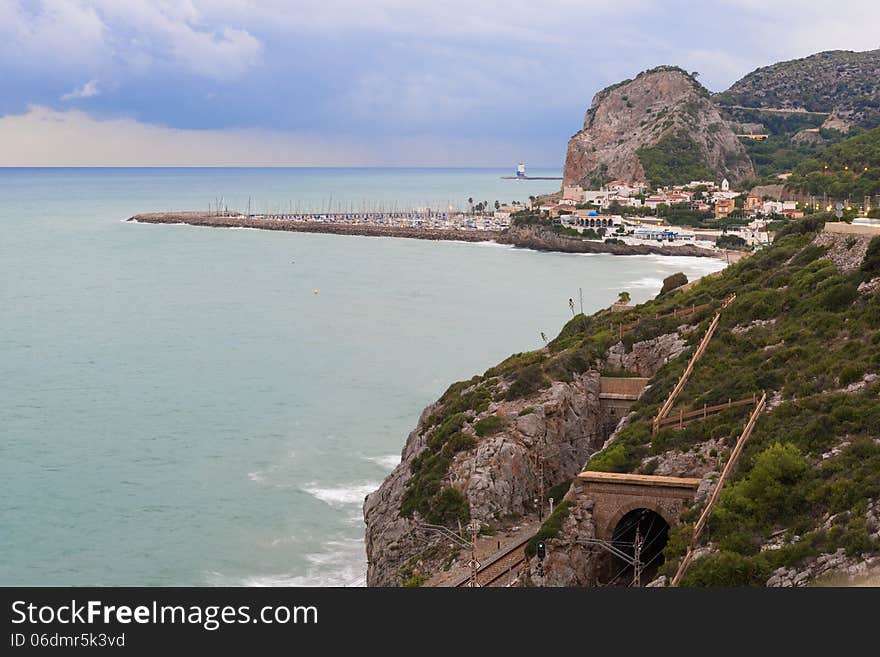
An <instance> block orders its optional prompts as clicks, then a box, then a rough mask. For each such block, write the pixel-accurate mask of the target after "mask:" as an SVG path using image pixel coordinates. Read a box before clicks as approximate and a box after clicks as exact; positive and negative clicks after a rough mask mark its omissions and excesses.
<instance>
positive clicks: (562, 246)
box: [128, 212, 721, 258]
mask: <svg viewBox="0 0 880 657" xmlns="http://www.w3.org/2000/svg"><path fill="white" fill-rule="evenodd" d="M128 221H131V222H136V223H141V224H187V225H190V226H207V227H210V228H254V229H257V230H280V231H288V232H295V233H324V234H329V235H356V236H361V237H402V238H408V239H420V240H434V241H438V240H439V241H455V242H496V243H498V244H509V245H510V246H513V247H516V248H521V249H533V250H535V251H556V252H562V253H610V254H611V255H673V256H692V257H693V256H696V257H708V258H717V257H721V252H720V251H718V252H716V251H710V250H709V249H702V248H700V247H698V246H694V245H693V244H684V245H681V246H654V245H652V244H606V243H605V242H596V241H590V240H581V239H576V238H572V237H565V236H562V235H557V234H556V233H553V232H550V231H548V230H544V229H540V228H538V227H535V226H514V227H513V228H510V229H508V230H506V231H503V232H498V231H470V230H443V229H440V230H434V229H430V230H429V229H422V228H406V227H403V226H370V225H363V224H361V225H353V224H326V223H319V222H307V221H291V220H283V221H278V220H275V219H261V218H258V217H242V216H238V215H212V214H207V213H204V212H151V213H145V214H136V215H134V216H133V217H130V218H129V219H128Z"/></svg>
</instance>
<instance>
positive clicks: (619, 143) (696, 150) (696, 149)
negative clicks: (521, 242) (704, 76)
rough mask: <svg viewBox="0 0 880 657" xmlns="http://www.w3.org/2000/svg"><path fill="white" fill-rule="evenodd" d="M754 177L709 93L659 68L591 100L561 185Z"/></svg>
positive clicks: (684, 76)
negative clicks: (607, 181) (706, 177)
mask: <svg viewBox="0 0 880 657" xmlns="http://www.w3.org/2000/svg"><path fill="white" fill-rule="evenodd" d="M752 175H754V167H753V165H752V163H751V160H750V159H749V158H748V156H747V154H746V151H745V149H744V148H743V145H742V144H741V143H740V142H739V140H738V138H737V137H736V136H735V134H734V132H733V130H732V129H731V126H730V125H729V124H728V123H727V122H726V121H725V120H724V119H722V117H721V115H720V114H719V111H718V108H717V107H716V106H715V104H714V103H713V102H712V100H711V99H710V97H709V93H708V92H707V91H706V89H705V88H704V87H703V86H702V85H700V84H699V83H698V82H697V81H696V80H694V79H693V78H692V77H691V76H690V75H688V74H687V73H685V72H684V71H682V70H680V69H677V68H673V67H660V68H655V69H652V70H650V71H646V72H644V73H640V74H639V75H638V76H637V77H636V78H635V79H634V80H628V81H626V82H623V83H620V84H618V85H614V86H611V87H608V88H607V89H604V90H603V91H600V92H599V93H598V94H596V96H595V97H594V98H593V102H592V105H591V106H590V108H589V109H588V110H587V113H586V117H585V119H584V127H583V129H582V130H581V131H580V132H578V133H577V134H576V135H574V136H573V137H572V138H571V140H570V141H569V142H568V151H567V153H566V158H565V170H564V174H563V184H564V185H576V184H579V185H581V186H584V187H593V188H595V187H596V186H597V185H598V184H601V183H602V182H604V181H606V180H610V179H613V178H623V179H624V180H634V181H648V182H650V183H652V184H671V183H680V182H689V181H690V180H693V179H694V178H698V177H701V176H712V177H713V178H723V177H726V178H729V179H730V180H734V181H735V180H740V179H743V178H746V177H749V176H752Z"/></svg>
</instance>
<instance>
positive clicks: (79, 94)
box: [61, 80, 100, 100]
mask: <svg viewBox="0 0 880 657" xmlns="http://www.w3.org/2000/svg"><path fill="white" fill-rule="evenodd" d="M99 93H100V92H99V91H98V81H97V80H89V81H88V82H86V83H85V84H84V85H82V86H81V87H77V88H76V89H74V90H73V91H69V92H68V93H66V94H64V95H63V96H61V100H76V99H78V98H92V97H94V96H97V95H98V94H99Z"/></svg>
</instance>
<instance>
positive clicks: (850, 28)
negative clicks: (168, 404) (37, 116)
mask: <svg viewBox="0 0 880 657" xmlns="http://www.w3.org/2000/svg"><path fill="white" fill-rule="evenodd" d="M853 17H859V19H858V20H853ZM878 22H880V3H877V2H876V0H872V1H870V2H869V1H867V0H840V2H838V4H837V5H835V11H834V12H832V13H831V14H829V13H828V12H827V8H825V7H823V6H821V5H811V4H809V3H807V4H806V5H805V4H804V3H802V2H797V1H796V0H779V1H778V2H766V1H761V0H719V1H718V3H716V4H705V3H704V4H703V5H699V4H696V5H695V4H694V3H693V2H690V1H686V0H662V1H660V0H546V1H542V2H534V1H527V0H481V1H480V2H474V1H473V0H448V1H445V2H432V3H428V2H415V1H414V0H371V1H370V2H364V1H363V0H296V1H295V2H291V1H290V0H126V2H120V1H119V0H0V79H3V80H4V93H3V94H0V116H2V115H4V114H7V115H16V116H21V115H23V114H26V113H27V108H28V107H29V106H31V105H35V106H44V107H47V108H51V109H53V110H64V109H67V108H68V107H69V105H67V104H65V103H66V102H69V101H71V100H76V99H77V98H78V97H77V96H76V93H77V92H78V91H79V90H83V91H85V90H86V89H85V88H84V87H82V85H83V80H90V81H91V80H95V81H97V80H99V81H100V85H97V84H96V86H95V91H100V93H98V94H96V95H92V96H90V97H89V98H90V100H89V103H88V107H89V112H90V115H89V117H90V118H91V119H93V120H96V121H98V120H105V121H110V120H111V119H112V120H118V119H114V118H113V117H120V116H124V117H130V119H131V120H135V121H137V122H138V124H139V125H142V126H160V125H161V126H168V127H169V128H177V129H181V130H184V131H185V132H186V134H187V135H189V134H192V135H196V134H199V133H201V134H205V133H208V132H210V133H211V134H212V135H214V136H215V137H218V136H219V134H220V133H221V132H228V133H229V134H233V135H240V134H242V132H243V131H246V130H252V131H254V132H255V134H259V135H268V134H272V135H281V136H289V135H299V136H300V137H303V138H304V136H309V139H322V140H324V141H325V142H326V143H328V144H336V145H342V144H344V145H345V147H346V148H348V147H352V146H354V145H357V147H358V148H364V149H367V151H368V157H367V159H368V160H369V161H371V162H373V161H385V160H384V158H385V157H386V154H387V153H388V152H406V153H409V150H408V149H409V148H411V147H412V145H414V144H415V143H416V142H417V141H418V140H429V141H430V145H431V150H430V153H431V154H432V155H430V157H434V156H435V155H436V156H437V157H439V155H437V154H438V153H441V152H446V153H451V152H453V151H455V150H456V149H446V148H445V146H444V145H443V143H441V140H442V139H445V140H446V141H448V142H449V143H452V144H459V143H460V144H474V145H476V144H480V145H481V147H485V148H498V149H499V151H498V153H497V154H496V155H495V156H493V155H492V154H490V153H483V152H477V151H475V150H474V149H473V148H472V149H470V152H468V149H467V148H466V147H465V148H463V149H462V150H461V151H459V152H460V153H468V155H461V159H460V160H459V163H462V164H468V163H470V162H471V158H476V159H480V160H481V161H488V160H493V161H496V162H497V161H498V160H500V159H501V157H502V155H501V153H503V154H504V155H503V156H504V157H506V156H507V154H509V153H511V152H513V151H519V154H518V155H516V156H515V158H516V159H519V158H520V157H522V158H524V159H527V160H528V161H529V162H530V163H537V162H548V161H547V160H546V159H545V158H546V157H548V156H549V154H550V153H552V152H554V150H562V149H564V145H565V141H566V140H567V138H568V137H569V136H570V135H571V134H572V133H573V132H575V131H576V130H577V129H578V128H580V124H581V121H582V117H583V113H584V110H585V108H586V107H587V106H588V105H589V103H590V100H591V98H592V97H593V95H594V94H595V93H596V92H597V91H598V90H600V89H601V88H603V87H605V86H606V85H609V84H613V83H615V82H618V81H620V80H622V79H624V78H631V77H633V76H635V75H636V74H637V73H638V72H639V71H641V70H644V69H646V68H650V67H653V66H657V65H660V64H674V65H680V66H683V67H684V68H686V69H687V70H696V71H699V72H700V74H701V75H700V80H701V81H702V82H703V84H705V85H706V86H707V87H708V88H709V89H710V90H712V91H721V90H723V89H725V88H727V87H728V86H729V85H730V84H732V83H733V82H734V81H736V80H737V79H738V78H740V77H742V76H743V75H745V74H746V73H748V72H749V71H751V70H753V69H754V68H757V67H759V66H763V65H767V64H770V63H773V62H775V61H779V60H784V59H791V58H794V57H802V56H804V55H807V54H810V53H812V52H815V51H818V50H823V49H833V48H848V49H868V48H874V47H878V46H880V43H878V42H877V39H878V38H877V36H876V30H875V29H874V26H875V25H876V24H877V23H878ZM71 89H74V91H71ZM80 97H85V96H80ZM283 138H288V137H283ZM298 143H299V142H298ZM310 143H311V142H310ZM380 144H384V145H385V147H384V148H380V147H379V145H380ZM512 145H513V148H512V149H510V147H511V146H512ZM340 147H341V146H340ZM529 149H533V150H529ZM346 153H347V151H346ZM242 157H245V159H247V156H246V154H245V155H243V156H242ZM315 157H316V158H317V159H321V154H320V153H316V155H315ZM346 157H348V155H346ZM406 157H409V156H408V155H407V156H406ZM281 159H283V158H281ZM321 161H323V160H321ZM348 161H350V160H349V159H345V162H348ZM426 163H427V162H426Z"/></svg>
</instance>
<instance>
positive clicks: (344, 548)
mask: <svg viewBox="0 0 880 657" xmlns="http://www.w3.org/2000/svg"><path fill="white" fill-rule="evenodd" d="M322 548H323V550H322V551H321V552H314V553H311V554H307V555H305V557H306V561H308V562H309V564H310V567H309V568H308V570H307V572H306V573H305V574H302V575H297V574H293V573H261V574H251V575H241V576H231V575H224V574H223V573H219V572H217V571H210V572H208V573H207V575H206V580H207V583H208V584H209V585H211V586H220V587H222V586H247V587H269V586H364V585H365V577H366V570H367V563H366V556H365V554H364V542H363V539H360V538H350V539H341V540H332V541H327V542H326V543H325V544H324V545H323V546H322Z"/></svg>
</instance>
